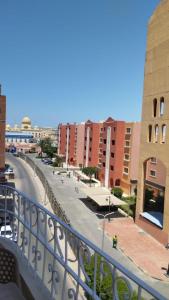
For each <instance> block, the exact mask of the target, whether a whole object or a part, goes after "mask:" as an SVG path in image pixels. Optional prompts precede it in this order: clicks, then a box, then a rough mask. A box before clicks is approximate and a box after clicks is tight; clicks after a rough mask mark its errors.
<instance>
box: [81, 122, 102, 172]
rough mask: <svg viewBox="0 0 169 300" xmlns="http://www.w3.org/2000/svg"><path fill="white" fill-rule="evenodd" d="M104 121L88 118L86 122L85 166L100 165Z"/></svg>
mask: <svg viewBox="0 0 169 300" xmlns="http://www.w3.org/2000/svg"><path fill="white" fill-rule="evenodd" d="M102 127H103V123H102V122H99V123H95V122H92V121H90V120H88V121H87V122H86V123H85V134H84V151H83V152H84V159H83V165H84V167H98V166H99V154H100V138H101V131H102Z"/></svg>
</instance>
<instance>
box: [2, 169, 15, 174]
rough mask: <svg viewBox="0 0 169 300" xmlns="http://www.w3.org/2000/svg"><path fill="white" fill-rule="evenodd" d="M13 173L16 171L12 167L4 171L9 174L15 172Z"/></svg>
mask: <svg viewBox="0 0 169 300" xmlns="http://www.w3.org/2000/svg"><path fill="white" fill-rule="evenodd" d="M13 173H14V171H13V169H12V168H8V169H7V170H6V171H5V172H4V174H5V175H9V174H13Z"/></svg>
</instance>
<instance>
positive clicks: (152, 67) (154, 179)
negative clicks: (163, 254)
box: [136, 0, 169, 244]
mask: <svg viewBox="0 0 169 300" xmlns="http://www.w3.org/2000/svg"><path fill="white" fill-rule="evenodd" d="M153 164H154V166H153ZM155 164H157V165H156V166H155ZM147 181H148V184H147ZM136 223H137V224H138V225H139V226H141V227H142V228H143V229H144V230H146V231H147V232H149V233H150V234H151V235H153V236H154V237H155V238H156V239H157V240H158V241H160V242H161V243H163V244H166V243H167V242H168V241H169V0H165V1H161V3H160V4H159V6H158V7H157V8H156V10H155V11H154V13H153V15H152V17H151V18H150V20H149V24H148V35H147V50H146V62H145V72H144V96H143V106H142V129H141V146H140V161H139V183H138V199H137V208H136Z"/></svg>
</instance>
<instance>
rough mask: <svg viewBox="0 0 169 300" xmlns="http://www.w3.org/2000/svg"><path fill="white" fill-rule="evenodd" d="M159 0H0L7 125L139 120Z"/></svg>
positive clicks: (1, 77) (0, 79) (0, 48)
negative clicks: (148, 46) (148, 40)
mask: <svg viewBox="0 0 169 300" xmlns="http://www.w3.org/2000/svg"><path fill="white" fill-rule="evenodd" d="M159 2H160V1H159V0H118V1H116V0H29V1H27V0H15V1H12V0H1V1H0V12H1V17H0V82H1V83H2V85H3V93H4V94H6V96H7V122H8V123H10V124H15V123H18V124H19V123H20V121H21V119H22V117H23V116H25V115H28V116H29V117H30V118H31V119H32V122H33V124H34V125H43V126H56V125H57V124H58V123H59V122H75V121H76V122H81V121H85V120H87V119H92V120H95V121H97V120H103V119H105V118H107V117H108V116H111V117H113V118H115V119H118V120H127V121H137V120H140V117H141V102H142V94H143V76H144V60H145V49H146V30H147V23H148V19H149V17H150V15H151V14H152V12H153V10H154V9H155V7H156V6H157V4H158V3H159Z"/></svg>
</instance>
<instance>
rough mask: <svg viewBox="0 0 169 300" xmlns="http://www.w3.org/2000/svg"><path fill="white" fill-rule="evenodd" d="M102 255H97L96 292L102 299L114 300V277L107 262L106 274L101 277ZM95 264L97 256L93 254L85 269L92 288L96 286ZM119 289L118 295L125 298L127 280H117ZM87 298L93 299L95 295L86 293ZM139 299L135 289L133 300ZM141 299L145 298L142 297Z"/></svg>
mask: <svg viewBox="0 0 169 300" xmlns="http://www.w3.org/2000/svg"><path fill="white" fill-rule="evenodd" d="M100 264H101V257H100V256H97V273H96V293H97V295H99V296H100V298H101V299H102V300H112V299H113V291H112V286H113V279H112V274H111V271H110V268H109V266H108V265H107V264H104V273H105V274H106V276H103V277H102V278H101V276H100V275H101V274H100V269H101V266H100ZM94 265H95V256H94V255H92V257H91V262H90V263H89V264H88V263H87V262H85V271H86V273H87V274H88V276H89V278H90V282H87V281H86V284H87V285H88V286H89V287H90V288H91V289H92V288H93V286H94ZM117 290H118V295H119V299H120V300H123V299H125V298H124V297H125V295H126V294H127V292H128V287H127V284H126V283H125V281H123V280H122V279H120V278H119V279H118V280H117ZM85 296H86V298H87V299H88V300H92V299H93V297H91V296H89V295H88V294H87V293H86V295H85ZM136 299H138V295H137V293H136V291H133V295H132V297H131V300H136ZM141 300H144V299H143V298H141Z"/></svg>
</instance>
